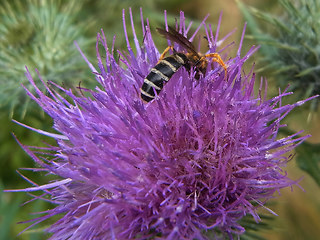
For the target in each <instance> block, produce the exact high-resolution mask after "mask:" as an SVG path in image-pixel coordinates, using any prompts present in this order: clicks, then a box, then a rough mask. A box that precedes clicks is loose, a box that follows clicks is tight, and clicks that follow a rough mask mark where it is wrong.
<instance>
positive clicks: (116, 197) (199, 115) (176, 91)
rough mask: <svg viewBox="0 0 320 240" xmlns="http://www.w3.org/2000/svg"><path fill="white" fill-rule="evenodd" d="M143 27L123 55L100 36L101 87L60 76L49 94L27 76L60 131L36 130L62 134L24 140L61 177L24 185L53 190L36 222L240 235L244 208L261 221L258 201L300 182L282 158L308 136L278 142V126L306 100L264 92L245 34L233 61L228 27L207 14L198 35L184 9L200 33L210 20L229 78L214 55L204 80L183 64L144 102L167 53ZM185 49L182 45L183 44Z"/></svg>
mask: <svg viewBox="0 0 320 240" xmlns="http://www.w3.org/2000/svg"><path fill="white" fill-rule="evenodd" d="M123 17H124V16H123ZM132 18H133V17H132V14H131V11H130V19H131V22H132ZM141 19H143V17H142V13H141ZM220 20H221V17H220ZM220 20H219V23H218V25H217V29H219V27H220ZM123 22H124V30H125V31H124V32H125V37H126V36H127V28H126V23H125V18H124V20H123ZM142 24H143V37H141V39H143V42H141V43H140V42H139V41H138V37H137V36H136V34H135V29H134V27H133V24H132V25H131V26H132V31H133V35H134V46H135V52H136V53H134V51H133V50H132V47H131V45H130V44H129V40H128V37H126V40H127V46H128V50H127V51H119V52H117V53H116V52H114V50H113V49H114V45H112V46H107V41H106V38H105V35H104V33H103V32H101V33H99V34H98V36H97V56H98V66H99V67H98V69H96V68H94V67H93V65H92V64H91V63H89V61H87V59H86V58H85V60H86V61H87V62H88V64H89V66H90V68H91V70H92V72H93V73H94V76H95V78H96V79H97V81H98V83H99V86H98V87H97V88H96V89H95V90H88V89H81V91H79V93H77V94H76V93H74V92H72V91H70V90H67V89H63V88H62V87H59V86H57V85H55V86H53V85H54V84H51V86H46V91H47V92H48V93H49V95H50V96H47V95H45V94H44V93H43V92H42V91H40V90H39V88H38V86H36V84H34V80H33V79H32V77H31V75H30V73H29V72H27V77H28V79H29V81H30V82H31V84H32V85H33V87H34V88H35V90H36V92H37V96H36V95H33V94H32V93H31V92H30V91H28V90H27V91H28V94H29V95H30V97H31V98H32V99H33V100H34V101H36V102H37V103H38V104H39V105H40V106H41V107H42V108H43V109H44V111H45V112H47V114H49V115H50V116H51V117H52V118H53V120H54V129H55V130H56V131H58V132H59V133H60V134H50V133H44V132H42V131H41V130H35V131H38V132H39V133H43V134H46V135H49V136H51V137H53V138H55V139H56V141H57V146H56V147H48V148H46V149H40V150H39V148H36V149H33V148H32V147H29V146H25V145H22V146H23V148H24V149H25V151H26V152H27V153H28V154H29V155H30V156H31V157H32V158H33V159H34V160H35V162H37V163H38V164H40V165H41V166H42V167H43V169H45V170H47V171H48V172H49V173H51V174H53V175H57V176H59V180H57V181H56V182H52V183H49V184H47V185H43V186H35V187H33V188H28V189H25V190H24V191H36V190H45V193H46V194H48V195H49V197H50V198H51V199H52V202H53V203H54V204H56V207H55V208H54V209H52V210H49V211H48V212H47V215H46V216H43V217H40V218H39V219H37V221H42V220H44V219H46V218H49V217H51V216H53V215H56V214H61V213H62V214H63V215H62V216H61V218H60V219H59V220H58V221H57V222H56V223H54V224H53V225H52V226H51V227H49V229H48V231H49V232H50V233H52V239H147V238H148V239H149V238H150V239H152V238H158V239H209V237H208V235H207V234H208V232H209V231H210V235H211V236H212V235H213V236H215V237H216V238H219V237H224V238H225V237H230V238H232V237H233V236H236V235H240V234H243V233H244V232H245V229H244V227H243V226H241V225H240V224H239V223H238V221H239V220H240V219H241V218H242V217H243V216H245V215H252V216H253V218H254V219H255V220H256V221H259V220H260V219H259V216H258V214H257V212H256V210H257V208H258V207H259V206H263V205H264V203H265V202H266V201H267V200H268V199H270V198H271V197H272V196H273V194H274V192H276V191H278V190H279V189H281V188H283V187H287V186H290V185H292V184H294V183H295V181H292V180H290V179H289V178H288V177H287V174H286V172H285V171H283V170H282V167H284V166H285V164H286V162H287V161H288V158H287V157H285V156H284V155H283V154H284V153H287V152H288V151H290V150H292V149H293V148H294V147H295V146H296V145H297V144H299V143H300V142H301V141H302V140H304V139H305V138H306V137H296V136H297V134H298V133H297V134H295V135H292V136H288V137H285V138H280V139H279V138H277V132H278V129H279V128H280V127H281V125H280V121H281V120H282V119H283V118H284V117H285V116H286V115H287V114H288V112H290V110H292V109H293V108H294V107H295V106H298V105H301V104H302V103H304V101H301V102H298V103H296V104H292V105H286V106H281V99H282V97H284V96H286V95H288V94H290V93H286V92H284V93H280V94H279V96H277V97H274V98H272V99H270V100H266V99H265V98H264V97H263V96H262V95H265V94H262V88H263V86H262V85H264V81H261V86H260V91H259V92H258V94H257V96H255V94H254V84H255V75H254V73H252V71H250V72H249V73H248V74H245V73H244V70H243V69H242V67H243V64H244V63H245V61H246V60H247V59H248V58H249V57H250V56H251V54H252V53H253V52H254V51H255V50H256V48H255V47H252V48H251V49H250V50H249V51H248V52H247V53H246V54H244V55H243V56H241V55H240V50H241V46H242V39H243V35H244V34H242V39H241V42H240V44H239V47H238V51H237V54H236V56H235V57H234V58H232V57H230V56H227V54H226V50H227V49H228V48H229V47H230V46H231V45H226V46H227V47H225V48H223V49H220V48H221V47H220V44H222V43H223V42H225V41H226V39H227V38H228V36H229V35H230V34H228V35H227V36H226V37H223V38H221V39H220V38H219V36H218V31H216V33H215V34H214V33H213V31H212V28H211V26H210V25H209V26H207V25H206V24H205V20H204V21H203V22H202V24H201V25H200V26H199V27H198V28H197V30H196V31H195V32H194V33H190V31H189V30H190V26H191V25H186V23H185V18H184V14H183V12H181V14H180V21H179V24H177V26H176V27H177V30H178V31H180V33H182V34H183V35H184V36H187V34H188V35H189V36H191V37H189V39H190V41H193V39H194V37H195V35H196V34H197V33H198V31H199V29H200V27H203V28H204V30H205V32H206V37H207V39H208V42H209V51H208V52H219V53H220V54H221V56H222V57H223V58H224V59H225V63H226V65H227V74H226V75H225V73H224V70H223V68H222V67H221V66H220V65H219V64H217V63H212V64H209V65H208V69H207V73H206V74H205V76H202V77H200V79H199V80H196V79H195V78H194V76H195V72H194V71H192V70H191V71H190V72H188V71H186V69H185V68H183V67H181V68H180V69H179V70H178V72H176V73H175V74H174V75H173V77H172V78H171V79H170V81H169V82H168V83H167V84H166V85H165V86H164V88H163V89H162V91H161V93H160V94H159V95H158V96H157V97H156V99H154V100H153V101H151V102H149V103H145V102H143V101H142V100H141V98H140V91H139V88H140V87H141V85H142V83H143V80H144V78H145V76H146V75H147V74H148V73H149V71H150V69H151V68H152V67H153V66H154V65H155V64H156V63H157V61H158V59H159V56H160V53H159V51H158V49H157V48H156V47H155V45H154V43H153V40H152V36H151V33H150V26H149V24H148V21H147V22H146V24H145V22H144V21H143V22H142ZM165 27H166V28H167V27H168V26H167V21H166V17H165ZM170 44H173V43H170ZM100 45H102V46H104V49H105V56H101V55H100V53H99V51H98V48H99V46H100ZM175 49H176V50H177V51H183V49H182V48H181V46H179V45H175ZM118 55H120V60H119V62H118V61H116V60H115V58H114V56H118ZM39 76H40V75H39ZM40 78H41V77H40ZM56 87H57V88H59V92H61V90H62V91H64V93H65V94H66V95H67V98H68V99H71V100H72V101H70V100H69V101H67V100H66V98H65V97H63V96H61V95H60V94H59V93H58V92H57V91H55V90H54V88H56ZM84 91H86V92H87V94H89V95H90V96H89V97H85V96H84V95H82V94H81V93H83V92H84ZM39 151H40V153H39ZM47 151H48V152H49V153H48V152H47ZM42 154H43V155H42ZM289 158H290V157H289Z"/></svg>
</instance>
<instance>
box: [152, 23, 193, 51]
mask: <svg viewBox="0 0 320 240" xmlns="http://www.w3.org/2000/svg"><path fill="white" fill-rule="evenodd" d="M157 31H158V32H159V33H160V34H161V35H163V36H164V37H165V38H167V39H168V40H171V41H173V42H176V43H178V44H179V45H180V46H181V47H183V48H184V49H185V50H186V51H187V52H189V53H192V54H194V55H197V56H198V53H197V51H196V50H195V48H194V46H193V44H192V43H191V42H190V41H189V40H188V39H187V38H186V37H184V36H183V35H182V34H181V33H179V32H177V31H176V30H175V29H174V28H172V27H169V31H166V30H165V29H161V28H157Z"/></svg>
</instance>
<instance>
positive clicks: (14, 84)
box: [0, 0, 91, 117]
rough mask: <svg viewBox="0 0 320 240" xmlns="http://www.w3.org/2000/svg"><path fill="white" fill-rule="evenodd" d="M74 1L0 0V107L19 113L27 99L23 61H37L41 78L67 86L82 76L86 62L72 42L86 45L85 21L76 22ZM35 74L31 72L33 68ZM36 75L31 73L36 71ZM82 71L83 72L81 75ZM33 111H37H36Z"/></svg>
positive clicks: (32, 63)
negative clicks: (23, 87) (1, 0)
mask: <svg viewBox="0 0 320 240" xmlns="http://www.w3.org/2000/svg"><path fill="white" fill-rule="evenodd" d="M80 8H81V4H80V2H79V1H74V0H73V1H69V2H68V3H61V2H60V1H41V0H33V1H28V2H24V3H23V2H22V1H3V3H2V4H1V7H0V21H1V28H0V36H1V37H0V50H1V56H0V73H1V74H0V76H1V77H0V82H1V86H0V107H1V109H2V110H4V111H1V112H2V113H6V114H7V115H10V116H12V115H13V114H14V112H17V113H19V114H20V116H21V117H24V115H25V113H26V111H27V109H28V106H29V103H30V99H29V98H26V95H25V92H24V90H23V89H22V88H21V87H20V85H21V83H23V84H24V85H25V86H26V87H29V83H28V81H27V80H26V78H25V77H24V71H25V66H26V65H27V66H29V67H33V68H34V67H37V68H39V70H40V71H41V73H42V75H43V76H44V77H45V78H46V79H50V80H52V81H55V82H58V83H59V84H65V85H66V86H70V85H73V84H75V83H76V82H79V81H81V80H84V79H86V77H85V76H84V74H83V72H84V71H83V72H81V70H84V69H85V65H84V64H83V61H82V60H81V58H79V57H78V55H77V54H78V53H77V51H76V50H75V49H74V47H73V41H74V40H77V41H78V42H79V44H80V45H81V46H82V47H83V48H85V47H86V46H88V45H89V43H90V42H91V40H90V39H87V38H85V37H83V36H84V32H85V30H86V29H87V28H88V26H90V24H91V23H90V22H88V21H87V22H83V21H82V22H81V21H79V23H76V17H77V14H78V13H79V12H80ZM32 75H35V74H32ZM35 76H36V75H35ZM81 77H82V78H81ZM37 114H38V113H37Z"/></svg>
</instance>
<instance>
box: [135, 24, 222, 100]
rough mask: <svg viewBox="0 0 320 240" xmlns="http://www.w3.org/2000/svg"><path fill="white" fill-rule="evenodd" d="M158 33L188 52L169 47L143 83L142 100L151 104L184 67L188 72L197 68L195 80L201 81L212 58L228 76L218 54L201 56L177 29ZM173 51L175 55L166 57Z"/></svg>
mask: <svg viewBox="0 0 320 240" xmlns="http://www.w3.org/2000/svg"><path fill="white" fill-rule="evenodd" d="M157 30H158V32H159V33H160V34H161V35H163V36H164V37H165V38H167V39H168V40H171V41H173V42H176V43H178V44H179V45H180V46H181V47H182V48H183V49H184V50H185V51H186V52H177V51H176V50H175V49H174V48H173V46H168V47H167V48H166V49H165V50H164V52H163V53H162V54H161V56H160V58H159V61H158V63H157V64H156V65H155V66H154V67H153V68H151V70H150V73H149V74H148V75H147V77H146V78H145V79H144V81H143V85H142V87H141V98H142V99H143V100H144V101H146V102H150V101H151V100H153V99H154V98H155V92H156V93H157V94H159V93H160V91H161V90H162V88H163V86H164V84H165V83H167V82H168V81H169V80H170V78H171V77H172V76H173V74H174V73H176V72H177V71H178V69H179V68H180V67H181V66H183V67H184V68H186V69H187V70H188V71H190V69H191V67H194V68H195V71H196V73H195V78H196V79H199V78H200V75H201V74H202V75H205V73H206V70H207V66H208V59H207V58H211V59H212V61H214V62H217V63H219V64H220V65H221V66H222V67H223V68H224V71H225V74H227V67H226V65H225V63H224V62H223V60H222V59H221V57H220V55H219V54H218V53H209V54H205V55H201V54H200V53H198V52H197V51H196V50H195V47H194V45H193V44H192V43H191V42H190V41H189V40H188V39H187V38H186V37H184V36H183V35H182V34H181V33H179V32H177V31H176V30H175V29H173V28H171V27H169V31H166V30H164V29H160V28H157ZM170 50H171V51H172V52H173V54H172V55H170V56H168V57H165V55H166V54H167V53H168V52H169V51H170Z"/></svg>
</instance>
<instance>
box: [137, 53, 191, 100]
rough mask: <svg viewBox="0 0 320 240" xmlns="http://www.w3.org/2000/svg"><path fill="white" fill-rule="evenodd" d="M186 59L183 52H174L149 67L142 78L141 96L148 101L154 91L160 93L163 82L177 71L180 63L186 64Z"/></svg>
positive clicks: (152, 96) (153, 94) (153, 96)
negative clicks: (146, 73)
mask: <svg viewBox="0 0 320 240" xmlns="http://www.w3.org/2000/svg"><path fill="white" fill-rule="evenodd" d="M187 62H188V59H187V57H186V55H185V54H183V53H178V52H176V53H174V54H173V55H171V56H168V57H166V58H164V59H161V60H160V61H159V63H158V64H157V65H156V66H154V67H153V68H151V70H150V73H149V74H148V76H147V77H146V78H145V79H144V81H143V85H142V87H141V98H142V99H143V100H144V101H146V102H150V101H151V100H152V99H154V98H155V92H154V90H155V91H156V92H157V94H159V93H160V91H161V90H162V88H163V86H164V84H165V83H166V82H168V81H169V80H170V78H171V77H172V75H173V74H174V73H175V72H176V71H178V69H179V68H180V67H181V66H182V65H186V64H187Z"/></svg>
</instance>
